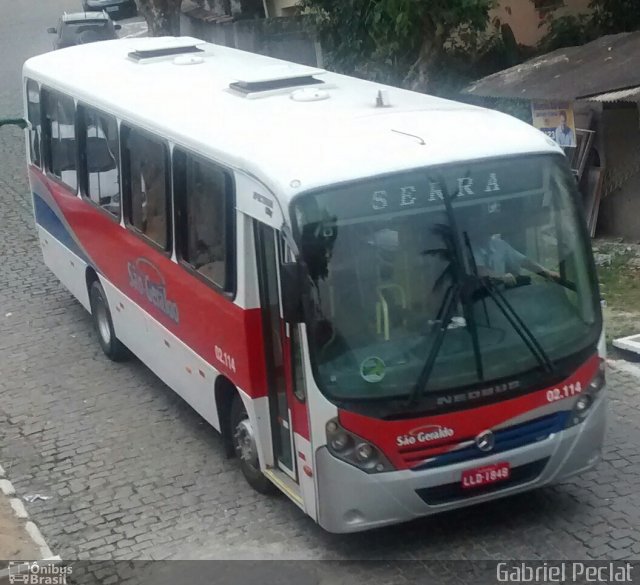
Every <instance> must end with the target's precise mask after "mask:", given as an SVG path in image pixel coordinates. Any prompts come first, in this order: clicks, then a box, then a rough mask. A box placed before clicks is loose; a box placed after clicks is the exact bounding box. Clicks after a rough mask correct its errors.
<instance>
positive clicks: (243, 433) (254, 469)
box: [230, 394, 275, 494]
mask: <svg viewBox="0 0 640 585" xmlns="http://www.w3.org/2000/svg"><path fill="white" fill-rule="evenodd" d="M230 426H231V433H232V435H231V439H232V441H233V448H234V450H235V453H236V456H237V457H238V461H239V462H240V470H241V471H242V475H244V477H245V479H246V480H247V482H248V483H249V485H250V486H251V487H252V488H253V489H254V490H256V491H257V492H260V493H261V494H271V493H273V492H274V491H275V487H274V485H273V484H272V483H271V482H270V481H269V480H268V479H267V478H266V477H265V476H264V474H263V473H262V471H260V461H259V459H258V449H257V447H256V436H255V432H254V429H253V426H252V425H251V421H250V420H249V415H248V414H247V409H246V408H245V407H244V403H243V402H242V399H241V398H240V396H238V395H237V394H236V396H235V398H234V399H233V404H232V405H231V425H230Z"/></svg>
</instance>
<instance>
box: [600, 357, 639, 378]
mask: <svg viewBox="0 0 640 585" xmlns="http://www.w3.org/2000/svg"><path fill="white" fill-rule="evenodd" d="M607 365H608V366H609V367H610V368H612V369H613V370H617V371H618V372H626V373H628V374H631V375H632V376H635V377H637V378H640V365H639V364H635V363H633V362H628V361H627V360H623V359H617V360H613V359H608V360H607Z"/></svg>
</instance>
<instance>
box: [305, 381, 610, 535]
mask: <svg viewBox="0 0 640 585" xmlns="http://www.w3.org/2000/svg"><path fill="white" fill-rule="evenodd" d="M605 423H606V402H605V391H604V390H603V391H602V392H601V393H600V396H599V398H598V399H597V401H596V403H595V404H594V405H593V407H592V409H591V412H590V414H589V416H588V417H587V418H586V420H585V421H584V422H583V423H581V424H579V425H576V426H574V427H571V428H569V429H567V430H564V431H561V432H559V433H556V434H554V435H551V436H549V437H548V438H547V439H545V440H543V441H539V442H537V443H532V444H529V445H526V446H524V447H520V448H517V449H513V450H511V451H507V452H503V453H499V454H496V455H490V456H487V457H484V458H482V459H475V460H474V461H472V462H465V463H459V464H452V465H448V466H446V467H441V468H436V469H430V470H424V471H411V470H402V471H393V472H389V473H380V474H367V473H365V472H363V471H361V470H359V469H358V468H356V467H353V466H352V465H349V464H348V463H345V462H343V461H341V460H339V459H336V458H335V457H333V456H332V455H331V454H330V453H329V451H328V449H327V448H326V447H322V448H320V449H319V450H318V451H317V453H316V477H317V481H318V500H319V505H318V511H319V516H318V521H319V523H320V525H321V526H322V527H323V528H324V529H325V530H328V531H329V532H357V531H360V530H367V529H370V528H376V527H380V526H386V525H389V524H396V523H399V522H405V521H407V520H412V519H415V518H420V517H422V516H428V515H430V514H436V513H439V512H444V511H447V510H453V509H456V508H462V507H465V506H470V505H473V504H478V503H481V502H486V501H489V500H495V499H497V498H501V497H504V496H509V495H512V494H517V493H520V492H524V491H527V490H530V489H534V488H538V487H541V486H544V485H548V484H550V483H554V482H558V481H562V480H564V479H566V478H567V477H569V476H572V475H575V474H578V473H581V472H583V471H586V470H587V469H590V468H592V467H593V466H594V465H595V464H596V463H597V462H598V460H599V458H600V451H601V448H602V443H603V440H604V432H605ZM501 461H508V462H509V463H510V465H511V470H512V472H511V478H510V480H508V481H506V482H505V483H504V484H500V483H498V484H494V485H493V486H492V487H491V488H490V491H485V492H483V493H481V494H480V493H476V494H475V495H474V492H473V490H460V488H459V486H460V481H461V474H462V472H463V471H465V470H467V469H473V468H476V467H480V466H484V465H491V464H493V463H498V462H501Z"/></svg>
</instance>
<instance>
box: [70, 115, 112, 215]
mask: <svg viewBox="0 0 640 585" xmlns="http://www.w3.org/2000/svg"><path fill="white" fill-rule="evenodd" d="M79 111H80V112H81V117H80V120H81V130H80V133H81V135H82V147H83V148H84V161H85V165H84V168H83V169H82V192H83V195H85V196H86V197H88V198H89V199H90V200H91V201H93V202H94V203H95V204H96V205H98V206H100V207H101V208H102V209H104V210H106V211H108V212H109V213H111V214H112V215H113V216H115V217H116V218H119V217H120V170H119V152H118V123H117V122H116V119H115V118H113V117H112V116H108V115H106V114H101V113H99V112H97V111H95V110H92V109H90V108H85V107H81V108H79Z"/></svg>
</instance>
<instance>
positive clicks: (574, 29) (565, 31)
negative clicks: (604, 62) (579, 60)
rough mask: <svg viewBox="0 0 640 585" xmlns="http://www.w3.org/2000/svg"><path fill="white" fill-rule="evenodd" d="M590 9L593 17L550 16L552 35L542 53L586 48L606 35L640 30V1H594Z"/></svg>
mask: <svg viewBox="0 0 640 585" xmlns="http://www.w3.org/2000/svg"><path fill="white" fill-rule="evenodd" d="M589 8H590V12H589V13H585V14H579V15H572V16H562V17H560V18H556V16H555V13H554V12H551V13H549V16H548V20H547V22H548V25H549V32H548V33H547V35H546V36H545V37H544V38H543V39H542V41H541V42H540V46H539V49H540V51H541V52H542V53H546V52H548V51H553V50H554V49H559V48H561V47H571V46H576V45H583V44H584V43H588V42H590V41H593V40H595V39H597V38H598V37H600V36H602V35H608V34H616V33H621V32H630V31H634V30H637V29H639V28H640V2H638V0H591V2H590V3H589Z"/></svg>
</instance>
